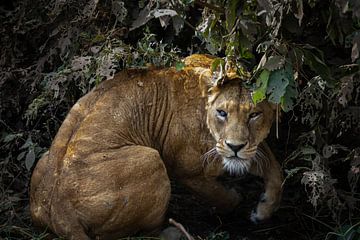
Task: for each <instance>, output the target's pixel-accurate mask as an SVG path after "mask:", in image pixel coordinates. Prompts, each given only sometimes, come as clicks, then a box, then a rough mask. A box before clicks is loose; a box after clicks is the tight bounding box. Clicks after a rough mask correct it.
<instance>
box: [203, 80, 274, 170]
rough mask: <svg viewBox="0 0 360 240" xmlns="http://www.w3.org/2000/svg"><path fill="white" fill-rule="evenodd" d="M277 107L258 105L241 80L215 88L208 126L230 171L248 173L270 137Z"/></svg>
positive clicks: (211, 96) (266, 104) (208, 114)
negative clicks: (261, 146) (261, 144)
mask: <svg viewBox="0 0 360 240" xmlns="http://www.w3.org/2000/svg"><path fill="white" fill-rule="evenodd" d="M273 119H274V107H273V106H272V105H271V104H270V103H268V102H267V101H262V102H260V103H257V104H254V103H253V101H252V98H251V92H250V90H248V89H246V88H245V87H243V86H242V84H241V83H240V82H238V81H231V82H228V83H226V84H224V85H223V86H216V87H212V88H211V89H210V91H209V97H208V103H207V126H208V128H209V130H210V132H211V134H212V136H213V137H214V139H215V140H216V150H217V152H218V154H219V155H220V156H221V157H222V158H223V163H224V166H225V168H226V169H227V170H229V171H230V172H234V173H238V172H242V171H244V170H247V169H248V167H249V166H250V161H251V160H252V159H255V158H256V156H257V154H259V152H258V145H259V144H260V143H261V142H262V141H263V140H264V139H265V138H266V137H267V135H268V133H269V131H270V128H271V125H272V122H273Z"/></svg>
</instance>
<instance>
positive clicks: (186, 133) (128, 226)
mask: <svg viewBox="0 0 360 240" xmlns="http://www.w3.org/2000/svg"><path fill="white" fill-rule="evenodd" d="M212 61H213V58H212V57H209V56H206V55H192V56H190V57H188V58H186V59H185V63H186V67H185V68H184V69H183V70H182V71H176V70H175V69H174V68H167V69H149V70H128V71H123V72H122V73H120V74H118V75H117V76H116V77H115V78H114V79H112V80H109V81H105V82H103V83H101V84H100V85H99V86H97V87H96V88H95V89H94V90H93V91H91V92H90V93H88V94H87V95H85V96H84V97H82V98H81V99H80V100H79V101H78V102H77V103H76V104H75V105H74V106H73V108H72V109H71V111H70V112H69V114H68V115H67V117H66V119H65V120H64V122H63V124H62V126H61V127H60V129H59V131H58V133H57V135H56V137H55V139H54V141H53V143H52V146H51V148H50V150H49V152H48V153H46V154H45V155H44V156H43V157H42V158H41V159H40V160H39V162H38V163H37V165H36V168H35V170H34V173H33V176H32V179H31V188H30V208H31V216H32V219H33V221H34V223H35V224H36V225H39V226H43V227H48V228H50V229H51V230H52V231H53V232H54V233H56V234H57V235H59V236H62V237H65V238H67V239H91V238H93V239H114V238H118V237H123V236H128V235H131V234H134V233H136V232H138V231H145V232H146V231H152V230H154V229H157V228H159V227H161V224H162V222H163V220H164V215H165V212H166V209H167V205H168V202H169V198H170V191H171V190H170V182H169V178H171V179H176V180H177V181H179V182H182V183H183V184H185V185H186V186H187V187H188V188H189V189H191V190H192V191H193V192H194V193H196V194H197V195H198V196H200V197H202V199H204V200H205V201H206V202H208V204H210V205H212V206H214V207H216V208H217V209H218V210H219V211H224V212H225V211H231V210H232V209H233V208H234V207H236V206H237V204H238V202H239V196H238V194H237V193H236V192H235V191H234V190H228V189H226V188H225V187H224V186H223V185H221V184H220V183H218V182H217V181H216V178H217V177H218V176H219V175H221V174H222V173H223V172H224V167H225V169H228V170H229V171H232V172H234V173H241V172H243V171H249V172H251V173H253V174H255V175H259V176H261V177H263V178H264V180H265V194H264V196H265V197H264V199H262V201H260V202H259V204H258V206H257V209H256V211H255V212H254V214H253V215H252V220H254V221H258V220H263V219H266V218H268V217H270V216H271V214H272V212H273V211H274V209H275V208H276V207H277V206H278V203H279V200H280V195H281V181H282V175H281V171H280V167H279V164H278V163H277V162H276V160H275V158H274V156H273V155H272V153H271V151H270V149H269V148H268V147H267V146H266V144H265V143H264V142H263V140H264V139H265V138H266V136H267V135H268V132H269V129H270V126H271V124H272V121H273V118H274V108H273V107H272V106H271V105H270V104H269V103H267V102H266V101H264V102H262V103H259V104H257V105H254V104H252V102H251V98H250V93H249V91H248V90H246V89H245V88H243V87H242V85H241V84H240V81H231V82H229V83H226V84H224V85H223V86H212V88H211V89H210V90H209V87H211V72H210V70H209V69H210V66H211V63H212ZM208 91H209V93H208V96H206V95H207V94H206V93H207V92H208ZM219 108H221V109H223V110H226V111H227V113H228V117H227V119H226V121H222V120H221V119H219V116H218V115H217V114H218V113H217V110H218V109H219ZM253 112H261V113H262V114H261V116H259V118H256V119H255V120H254V119H252V120H249V115H250V114H251V113H253ZM229 141H231V142H232V143H234V144H244V143H246V145H245V147H244V148H243V149H242V150H240V151H239V152H238V153H237V156H238V158H236V157H235V158H234V157H233V156H232V155H233V154H234V152H233V151H232V150H231V149H230V148H229V147H228V146H227V145H226V142H229Z"/></svg>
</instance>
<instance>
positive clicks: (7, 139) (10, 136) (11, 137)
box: [2, 133, 23, 143]
mask: <svg viewBox="0 0 360 240" xmlns="http://www.w3.org/2000/svg"><path fill="white" fill-rule="evenodd" d="M22 136H23V134H22V133H14V134H13V133H10V134H8V135H6V136H5V137H4V138H3V139H2V141H3V142H6V143H7V142H11V141H13V140H15V139H17V138H19V137H22Z"/></svg>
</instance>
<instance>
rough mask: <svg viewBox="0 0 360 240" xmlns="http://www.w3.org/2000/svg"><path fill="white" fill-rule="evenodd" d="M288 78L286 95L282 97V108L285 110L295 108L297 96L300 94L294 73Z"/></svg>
mask: <svg viewBox="0 0 360 240" xmlns="http://www.w3.org/2000/svg"><path fill="white" fill-rule="evenodd" d="M291 70H292V69H291ZM288 80H289V84H288V85H287V87H286V89H285V94H284V96H283V97H282V98H281V108H282V110H283V111H284V112H288V111H291V110H293V108H294V105H295V104H296V98H297V97H298V95H299V93H298V90H297V87H296V82H295V79H294V75H293V74H291V78H289V79H288Z"/></svg>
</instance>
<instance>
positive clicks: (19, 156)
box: [16, 152, 26, 161]
mask: <svg viewBox="0 0 360 240" xmlns="http://www.w3.org/2000/svg"><path fill="white" fill-rule="evenodd" d="M25 153H26V152H21V153H20V154H19V155H18V156H17V158H16V160H18V161H20V160H21V159H23V158H24V157H25Z"/></svg>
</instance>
